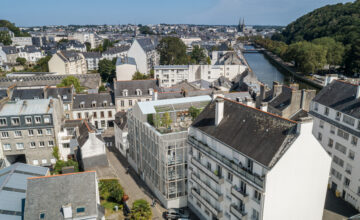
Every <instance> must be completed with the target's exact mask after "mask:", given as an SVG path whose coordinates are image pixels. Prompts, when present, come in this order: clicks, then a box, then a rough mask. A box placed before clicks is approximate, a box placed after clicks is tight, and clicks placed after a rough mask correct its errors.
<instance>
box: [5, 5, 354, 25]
mask: <svg viewBox="0 0 360 220" xmlns="http://www.w3.org/2000/svg"><path fill="white" fill-rule="evenodd" d="M340 2H349V0H347V1H346V0H345V1H344V0H33V1H30V0H1V2H0V19H7V20H10V21H11V22H15V23H16V25H18V26H35V25H52V24H54V25H58V24H63V25H68V24H128V23H136V24H158V23H168V24H236V23H238V20H239V18H240V17H244V18H245V23H246V24H251V25H254V24H263V25H265V24H274V25H286V24H288V23H290V22H292V21H294V20H295V19H296V18H298V17H300V16H302V15H304V14H305V13H307V12H310V11H312V10H313V9H315V8H318V7H321V6H324V5H327V4H336V3H340Z"/></svg>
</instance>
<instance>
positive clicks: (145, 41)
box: [136, 38, 156, 52]
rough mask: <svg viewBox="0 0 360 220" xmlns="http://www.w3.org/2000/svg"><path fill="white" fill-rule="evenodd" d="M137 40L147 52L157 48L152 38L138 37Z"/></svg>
mask: <svg viewBox="0 0 360 220" xmlns="http://www.w3.org/2000/svg"><path fill="white" fill-rule="evenodd" d="M136 40H137V42H138V43H139V44H140V46H141V47H142V48H143V50H144V51H145V52H149V51H152V50H155V49H156V46H155V45H154V44H153V42H152V41H151V39H150V38H137V39H136Z"/></svg>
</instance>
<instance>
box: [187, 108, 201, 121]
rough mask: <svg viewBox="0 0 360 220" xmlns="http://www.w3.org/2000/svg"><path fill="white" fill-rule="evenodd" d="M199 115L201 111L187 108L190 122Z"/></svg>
mask: <svg viewBox="0 0 360 220" xmlns="http://www.w3.org/2000/svg"><path fill="white" fill-rule="evenodd" d="M200 113H201V109H199V108H195V107H194V106H191V107H190V108H189V114H190V115H191V118H192V120H195V118H196V117H197V116H198V115H199V114H200Z"/></svg>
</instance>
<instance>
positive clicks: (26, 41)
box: [11, 37, 32, 46]
mask: <svg viewBox="0 0 360 220" xmlns="http://www.w3.org/2000/svg"><path fill="white" fill-rule="evenodd" d="M11 41H12V43H11V45H12V46H31V45H32V39H31V37H12V38H11Z"/></svg>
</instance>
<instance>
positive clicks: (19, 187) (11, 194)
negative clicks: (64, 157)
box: [0, 163, 49, 220]
mask: <svg viewBox="0 0 360 220" xmlns="http://www.w3.org/2000/svg"><path fill="white" fill-rule="evenodd" d="M48 171H49V169H48V168H46V167H40V166H32V165H28V164H23V163H15V164H13V165H11V166H9V167H6V168H4V169H1V170H0V210H1V212H0V219H18V220H21V219H22V210H23V208H24V206H23V202H22V200H23V199H25V197H26V189H27V178H29V177H34V176H44V175H46V174H47V173H48ZM3 211H7V212H8V213H7V214H5V213H4V212H3Z"/></svg>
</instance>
